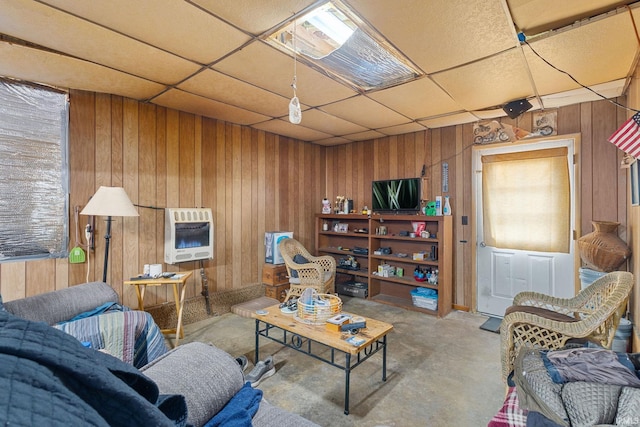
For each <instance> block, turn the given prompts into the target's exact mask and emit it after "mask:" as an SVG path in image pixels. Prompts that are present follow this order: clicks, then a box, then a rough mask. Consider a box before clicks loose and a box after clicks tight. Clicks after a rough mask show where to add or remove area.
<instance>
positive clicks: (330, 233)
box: [320, 231, 427, 240]
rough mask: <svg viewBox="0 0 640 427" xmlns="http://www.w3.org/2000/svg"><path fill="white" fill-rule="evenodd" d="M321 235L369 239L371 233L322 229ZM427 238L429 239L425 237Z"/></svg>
mask: <svg viewBox="0 0 640 427" xmlns="http://www.w3.org/2000/svg"><path fill="white" fill-rule="evenodd" d="M320 234H321V235H327V236H349V237H362V238H365V239H367V238H368V237H369V233H357V232H355V231H347V232H340V231H321V232H320ZM425 240H427V239H425Z"/></svg>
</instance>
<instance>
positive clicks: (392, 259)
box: [371, 254, 438, 267]
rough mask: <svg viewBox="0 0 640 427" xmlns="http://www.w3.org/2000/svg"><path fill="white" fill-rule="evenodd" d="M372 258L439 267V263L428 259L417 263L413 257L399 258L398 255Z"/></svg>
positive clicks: (374, 257)
mask: <svg viewBox="0 0 640 427" xmlns="http://www.w3.org/2000/svg"><path fill="white" fill-rule="evenodd" d="M371 258H373V259H381V260H384V261H391V262H406V263H408V264H416V265H428V266H431V267H437V266H438V261H437V260H436V261H431V260H428V259H425V260H423V261H417V260H415V259H413V258H412V257H409V256H407V257H399V256H397V255H375V254H373V255H371Z"/></svg>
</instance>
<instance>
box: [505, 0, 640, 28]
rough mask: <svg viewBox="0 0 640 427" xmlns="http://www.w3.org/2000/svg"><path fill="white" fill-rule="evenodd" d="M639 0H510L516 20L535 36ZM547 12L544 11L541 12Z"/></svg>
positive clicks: (518, 24)
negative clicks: (567, 0) (565, 0)
mask: <svg viewBox="0 0 640 427" xmlns="http://www.w3.org/2000/svg"><path fill="white" fill-rule="evenodd" d="M634 1H636V0H626V1H620V0H589V1H569V2H559V1H557V0H507V4H508V5H509V10H510V11H511V16H513V22H514V23H515V24H516V26H517V28H518V30H519V31H522V32H524V33H525V34H527V35H534V34H538V33H541V32H544V31H548V30H551V29H557V28H560V27H563V26H565V25H570V24H573V23H574V22H576V21H579V20H581V19H584V18H589V17H591V16H595V15H598V14H600V13H603V12H607V11H609V10H613V9H615V8H617V7H619V6H621V5H623V4H630V3H633V2H634ZM542 11H544V13H541V12H542Z"/></svg>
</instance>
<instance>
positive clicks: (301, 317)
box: [294, 294, 342, 325]
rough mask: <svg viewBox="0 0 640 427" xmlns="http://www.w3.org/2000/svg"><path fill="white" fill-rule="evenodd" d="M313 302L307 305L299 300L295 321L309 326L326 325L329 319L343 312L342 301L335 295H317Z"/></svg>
mask: <svg viewBox="0 0 640 427" xmlns="http://www.w3.org/2000/svg"><path fill="white" fill-rule="evenodd" d="M318 300H320V303H318ZM313 302H314V303H313V304H305V303H303V302H301V301H300V300H298V312H297V313H296V314H295V316H294V319H296V320H297V321H298V322H302V323H306V324H307V325H324V324H325V322H326V320H327V319H328V318H330V317H333V316H335V315H336V314H338V313H341V312H342V300H341V299H340V298H338V297H337V296H335V295H330V294H316V296H315V298H314V301H313Z"/></svg>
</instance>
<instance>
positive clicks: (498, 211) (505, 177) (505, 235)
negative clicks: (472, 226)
mask: <svg viewBox="0 0 640 427" xmlns="http://www.w3.org/2000/svg"><path fill="white" fill-rule="evenodd" d="M482 208H483V226H484V242H485V243H486V244H487V245H488V246H492V247H497V248H505V249H521V250H528V251H538V252H564V253H568V252H569V242H570V240H569V239H570V230H569V228H570V222H571V221H570V218H571V201H570V200H569V166H568V164H567V148H566V147H562V148H550V149H544V150H535V151H526V152H518V153H508V154H495V155H488V156H483V157H482Z"/></svg>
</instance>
